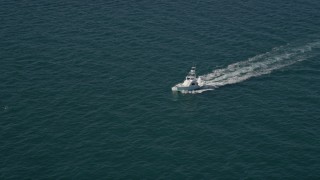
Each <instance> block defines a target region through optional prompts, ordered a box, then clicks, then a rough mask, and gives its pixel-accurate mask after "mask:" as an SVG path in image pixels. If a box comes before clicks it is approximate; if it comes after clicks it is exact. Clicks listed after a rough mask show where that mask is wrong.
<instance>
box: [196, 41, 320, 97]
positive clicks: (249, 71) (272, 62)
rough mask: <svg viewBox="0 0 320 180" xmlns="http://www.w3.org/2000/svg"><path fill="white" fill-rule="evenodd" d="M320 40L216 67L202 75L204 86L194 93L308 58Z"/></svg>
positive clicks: (288, 46) (265, 72) (283, 47)
mask: <svg viewBox="0 0 320 180" xmlns="http://www.w3.org/2000/svg"><path fill="white" fill-rule="evenodd" d="M319 47H320V42H314V43H308V44H306V45H303V46H300V47H293V46H291V45H286V46H281V47H277V48H274V49H272V50H271V51H270V52H267V53H264V54H260V55H257V56H254V57H252V58H249V59H248V60H246V61H240V62H237V63H234V64H230V65H228V66H227V67H226V68H222V69H216V70H214V71H213V72H212V73H209V74H206V75H202V76H200V78H201V80H202V82H201V83H202V85H203V88H202V89H200V90H197V91H193V93H201V92H204V91H208V90H214V89H216V88H219V87H221V86H225V85H228V84H235V83H239V82H242V81H244V80H247V79H249V78H252V77H257V76H261V75H264V74H269V73H271V72H272V71H274V70H277V69H281V68H283V67H286V66H289V65H292V64H294V63H296V62H299V61H303V60H306V59H307V58H309V57H310V56H311V55H312V54H311V53H310V52H311V51H312V50H313V49H314V48H319Z"/></svg>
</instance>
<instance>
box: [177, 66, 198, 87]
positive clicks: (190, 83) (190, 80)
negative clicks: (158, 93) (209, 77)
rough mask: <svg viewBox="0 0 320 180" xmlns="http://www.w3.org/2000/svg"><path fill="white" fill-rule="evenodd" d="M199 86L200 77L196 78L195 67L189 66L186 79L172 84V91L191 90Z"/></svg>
mask: <svg viewBox="0 0 320 180" xmlns="http://www.w3.org/2000/svg"><path fill="white" fill-rule="evenodd" d="M200 88H201V79H200V77H198V78H197V75H196V67H191V70H190V72H189V73H188V75H187V76H186V79H185V80H184V82H183V83H179V84H177V85H175V86H173V87H172V88H171V89H172V91H180V92H190V91H191V92H192V91H194V90H197V89H200Z"/></svg>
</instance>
